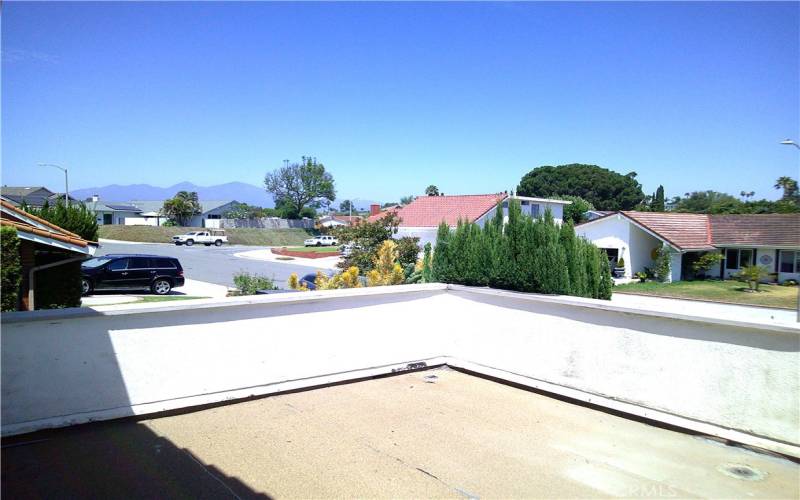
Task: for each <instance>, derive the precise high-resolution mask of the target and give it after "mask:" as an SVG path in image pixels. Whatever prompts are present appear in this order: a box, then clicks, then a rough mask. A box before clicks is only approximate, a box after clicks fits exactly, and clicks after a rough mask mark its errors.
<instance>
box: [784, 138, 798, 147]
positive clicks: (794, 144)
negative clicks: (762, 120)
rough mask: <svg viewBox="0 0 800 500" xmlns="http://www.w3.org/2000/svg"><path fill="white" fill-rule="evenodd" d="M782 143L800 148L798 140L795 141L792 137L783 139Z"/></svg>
mask: <svg viewBox="0 0 800 500" xmlns="http://www.w3.org/2000/svg"><path fill="white" fill-rule="evenodd" d="M781 144H783V145H784V146H794V147H796V148H797V149H800V145H798V144H797V143H796V142H794V141H793V140H791V139H785V140H783V141H781Z"/></svg>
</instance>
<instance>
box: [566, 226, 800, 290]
mask: <svg viewBox="0 0 800 500" xmlns="http://www.w3.org/2000/svg"><path fill="white" fill-rule="evenodd" d="M575 232H576V233H577V234H578V235H579V236H583V237H584V238H586V239H588V240H589V241H591V242H592V243H594V244H595V245H597V246H598V247H599V248H602V249H604V250H605V251H606V252H607V253H608V255H609V258H610V259H611V260H612V261H615V262H616V261H617V260H618V259H619V258H620V257H622V258H623V259H624V261H625V273H624V275H625V277H628V278H630V277H632V276H633V275H634V274H635V273H637V272H639V271H643V270H644V268H645V267H649V268H652V267H653V266H654V264H655V262H654V258H655V251H656V250H657V249H659V248H662V247H664V248H666V249H667V250H668V251H669V252H670V255H671V259H670V267H671V281H679V280H681V279H690V278H692V277H693V275H694V272H693V270H692V267H691V266H692V263H694V262H695V260H697V258H698V257H700V256H701V255H703V254H704V253H707V252H717V253H721V254H722V257H723V259H722V261H721V262H720V264H719V265H718V266H714V267H713V268H712V269H711V270H709V271H708V272H707V273H705V274H706V276H709V277H713V278H720V277H721V278H730V277H731V276H733V275H735V274H737V273H738V272H739V271H740V270H741V268H742V267H744V266H747V265H753V264H757V265H760V266H764V267H766V268H767V269H768V270H769V272H770V273H771V276H770V279H771V281H778V282H783V281H785V280H787V279H794V280H798V279H800V214H737V215H708V214H687V213H676V212H635V211H623V212H612V213H610V214H607V215H604V216H602V217H599V218H596V219H594V220H591V221H589V222H585V223H583V224H579V225H577V226H576V227H575Z"/></svg>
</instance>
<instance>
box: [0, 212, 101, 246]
mask: <svg viewBox="0 0 800 500" xmlns="http://www.w3.org/2000/svg"><path fill="white" fill-rule="evenodd" d="M0 226H10V227H15V228H16V229H17V231H19V232H23V233H29V234H38V235H39V236H44V237H45V238H52V239H54V240H58V241H63V242H64V243H71V244H73V245H77V246H79V247H87V246H89V243H90V242H88V241H86V240H84V239H81V238H73V237H71V236H67V235H65V234H60V233H56V232H53V231H45V230H44V229H39V228H38V227H33V226H31V225H30V224H25V223H24V222H17V221H13V220H10V219H0Z"/></svg>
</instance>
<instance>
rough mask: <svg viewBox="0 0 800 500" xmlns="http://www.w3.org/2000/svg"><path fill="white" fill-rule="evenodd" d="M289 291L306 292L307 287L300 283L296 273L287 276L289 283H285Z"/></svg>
mask: <svg viewBox="0 0 800 500" xmlns="http://www.w3.org/2000/svg"><path fill="white" fill-rule="evenodd" d="M286 284H287V285H288V286H289V288H290V289H291V290H297V291H298V292H307V291H308V287H307V286H306V284H305V283H301V282H300V278H298V277H297V273H292V274H290V275H289V281H287V283H286Z"/></svg>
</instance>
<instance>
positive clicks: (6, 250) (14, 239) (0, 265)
mask: <svg viewBox="0 0 800 500" xmlns="http://www.w3.org/2000/svg"><path fill="white" fill-rule="evenodd" d="M0 246H2V254H1V255H0V275H2V289H1V290H0V294H2V308H1V309H2V310H3V311H16V310H17V301H18V298H19V285H20V282H21V281H22V266H21V265H20V259H19V236H17V230H16V229H15V228H13V227H3V228H0Z"/></svg>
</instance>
